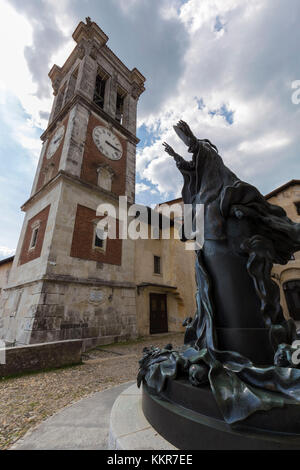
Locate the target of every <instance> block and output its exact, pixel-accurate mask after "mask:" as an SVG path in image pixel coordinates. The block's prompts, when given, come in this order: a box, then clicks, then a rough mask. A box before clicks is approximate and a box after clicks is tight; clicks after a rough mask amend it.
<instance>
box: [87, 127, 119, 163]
mask: <svg viewBox="0 0 300 470" xmlns="http://www.w3.org/2000/svg"><path fill="white" fill-rule="evenodd" d="M93 139H94V142H95V144H96V146H97V148H98V150H100V152H101V153H103V155H105V156H106V157H107V158H109V159H110V160H120V158H121V157H122V154H123V149H122V144H121V142H120V141H119V139H118V137H117V136H115V135H114V134H113V133H112V132H111V131H110V130H108V129H107V128H106V127H102V126H97V127H95V129H94V130H93Z"/></svg>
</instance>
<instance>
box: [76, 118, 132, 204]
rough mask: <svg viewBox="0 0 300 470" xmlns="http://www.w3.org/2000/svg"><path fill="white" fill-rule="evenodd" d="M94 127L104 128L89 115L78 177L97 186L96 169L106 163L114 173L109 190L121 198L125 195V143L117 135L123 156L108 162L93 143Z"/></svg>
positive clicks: (102, 123) (102, 124) (97, 120)
mask: <svg viewBox="0 0 300 470" xmlns="http://www.w3.org/2000/svg"><path fill="white" fill-rule="evenodd" d="M96 126H104V122H102V121H100V120H99V119H97V118H96V117H95V116H94V115H91V116H90V120H89V123H88V129H87V135H86V144H85V151H84V155H83V162H82V167H81V176H80V177H81V179H82V180H84V181H87V182H89V183H92V184H95V185H97V182H98V173H97V168H98V167H99V165H100V164H101V163H106V164H108V165H110V167H111V168H112V169H113V171H114V172H115V176H114V178H113V181H112V188H111V190H112V192H113V193H115V194H117V195H118V196H122V195H124V194H125V190H126V159H127V154H126V141H125V139H121V138H120V136H119V134H118V135H117V137H118V139H119V140H120V142H121V144H122V147H123V155H122V158H121V159H120V160H115V161H114V160H110V159H108V158H106V157H105V156H104V155H102V154H101V152H100V151H99V150H98V148H97V147H96V145H95V143H94V140H93V130H94V128H95V127H96Z"/></svg>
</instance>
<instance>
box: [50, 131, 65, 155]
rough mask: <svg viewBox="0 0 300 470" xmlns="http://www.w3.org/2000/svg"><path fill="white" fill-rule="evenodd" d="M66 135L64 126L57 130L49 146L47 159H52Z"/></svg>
mask: <svg viewBox="0 0 300 470" xmlns="http://www.w3.org/2000/svg"><path fill="white" fill-rule="evenodd" d="M64 133H65V127H64V126H61V127H60V128H59V129H57V131H56V132H55V134H54V136H53V137H52V139H51V141H50V144H49V146H48V151H47V158H51V157H52V156H53V155H54V154H55V152H56V150H57V149H58V147H59V146H60V143H61V141H62V139H63V136H64Z"/></svg>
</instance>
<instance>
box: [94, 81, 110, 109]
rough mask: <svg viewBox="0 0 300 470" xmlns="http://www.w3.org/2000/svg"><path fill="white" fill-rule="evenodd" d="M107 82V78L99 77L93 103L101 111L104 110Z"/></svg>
mask: <svg viewBox="0 0 300 470" xmlns="http://www.w3.org/2000/svg"><path fill="white" fill-rule="evenodd" d="M106 81H107V78H106V77H105V76H101V75H99V74H98V75H97V78H96V85H95V91H94V99H93V101H94V103H95V104H96V105H97V106H99V108H101V109H103V108H104V97H105V84H106Z"/></svg>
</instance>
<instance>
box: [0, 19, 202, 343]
mask: <svg viewBox="0 0 300 470" xmlns="http://www.w3.org/2000/svg"><path fill="white" fill-rule="evenodd" d="M73 39H74V41H75V42H76V46H75V48H74V50H73V52H72V53H71V55H70V56H69V58H68V59H67V61H66V62H65V64H64V65H63V67H58V66H57V65H54V66H53V68H52V69H51V71H50V73H49V77H50V79H51V81H52V85H53V91H54V102H53V106H52V111H51V114H50V118H49V123H48V127H47V129H46V130H45V132H44V133H43V135H42V136H41V138H42V141H43V147H42V152H41V156H40V159H39V163H38V167H37V171H36V175H35V178H34V182H33V187H32V192H31V195H30V198H29V199H28V201H26V202H25V204H24V205H23V207H22V210H23V211H24V212H25V218H24V223H23V227H22V230H21V234H20V239H19V243H18V247H17V250H16V254H15V257H14V260H13V263H12V266H11V269H10V272H9V277H8V281H7V283H6V285H5V287H4V286H3V288H2V292H1V298H0V339H2V340H5V341H6V343H7V344H10V345H22V344H33V343H42V342H51V341H60V340H66V339H74V338H83V339H84V340H85V344H86V347H88V346H90V345H94V344H104V343H110V342H113V341H119V340H123V339H129V338H134V337H136V336H137V335H138V334H145V333H149V332H163V331H168V330H172V331H174V330H175V331H176V330H179V329H182V326H181V323H182V319H183V318H184V316H185V315H184V313H183V311H182V310H183V309H182V307H180V305H181V304H182V297H181V294H180V289H179V290H178V288H177V279H176V276H175V277H174V273H172V272H171V270H170V267H169V261H168V260H166V261H165V251H166V250H169V248H168V247H167V244H166V243H165V244H164V246H163V247H162V242H161V241H160V240H158V241H154V242H153V245H151V241H149V243H150V244H149V245H147V248H146V246H144V245H143V243H144V241H141V243H139V242H138V241H134V240H131V239H119V238H118V237H117V238H116V239H110V238H108V239H107V240H101V238H99V237H98V235H97V232H96V226H97V223H98V222H99V220H100V219H101V217H99V216H98V215H97V208H98V206H99V204H105V203H106V204H111V205H112V206H114V207H115V210H116V214H118V203H119V197H120V196H126V197H127V201H128V205H130V204H132V203H134V201H135V159H136V145H137V143H138V139H137V137H136V116H137V104H138V99H139V96H140V95H141V93H143V91H144V82H145V78H144V77H143V75H142V74H141V73H140V72H139V71H138V70H137V69H136V68H134V69H133V70H129V69H128V68H127V67H126V66H125V65H124V64H123V63H122V62H121V61H120V59H118V58H117V57H116V55H115V54H114V53H113V52H112V51H111V50H110V48H109V47H108V46H107V41H108V37H107V36H106V35H105V33H104V32H103V31H102V30H101V29H100V28H99V27H98V25H97V24H96V23H94V22H92V21H91V20H90V18H87V20H86V23H83V22H81V23H79V25H78V26H77V28H76V30H75V31H74V33H73ZM116 217H117V220H116V226H117V232H118V231H119V230H120V228H121V227H120V222H119V219H118V216H116ZM117 235H118V234H117ZM146 242H147V241H145V243H146ZM156 242H158V243H156ZM158 245H159V246H160V248H158ZM182 245H183V244H182ZM181 249H182V250H184V246H182V248H181ZM151 250H152V251H153V253H152V251H151ZM146 253H147V256H148V257H149V259H148V258H147V262H149V263H150V264H149V273H148V274H147V275H145V276H143V274H142V273H141V271H140V268H141V266H144V262H142V263H141V260H143V261H144V260H145V254H146ZM151 253H152V254H151ZM162 259H164V260H163V261H162ZM168 259H169V255H168ZM188 259H189V260H190V262H191V263H192V265H193V264H194V258H193V254H192V255H191V256H190V257H189V258H188ZM8 265H9V263H3V271H4V270H5V271H6V274H5V276H7V271H8ZM158 265H160V267H159V268H158ZM150 266H151V268H150ZM152 269H153V272H150V271H151V270H152ZM155 270H156V271H157V272H155ZM146 271H147V269H146ZM192 272H193V270H192ZM153 278H154V279H155V281H156V282H152V281H153ZM145 280H146V281H149V282H150V284H155V285H150V286H149V285H148V286H145V285H144V284H143V283H145ZM157 281H159V282H157ZM4 282H5V281H3V283H4ZM149 282H148V284H149ZM141 284H143V285H141ZM145 293H147V302H146V301H145V302H146V304H145V305H144V301H141V299H144V300H145ZM192 296H193V297H194V291H193V292H192ZM155 299H156V300H155ZM155 301H156V302H157V305H156V306H155ZM178 305H179V307H178ZM178 310H181V312H180V316H181V317H182V319H180V317H178ZM145 312H147V313H145ZM147 315H148V317H147ZM160 316H161V317H163V318H164V319H165V320H164V326H163V327H160V326H159V317H160ZM146 317H147V319H145V318H146ZM142 318H144V319H145V321H142V320H141V319H142ZM145 325H146V326H145ZM158 330H159V331H158Z"/></svg>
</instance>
